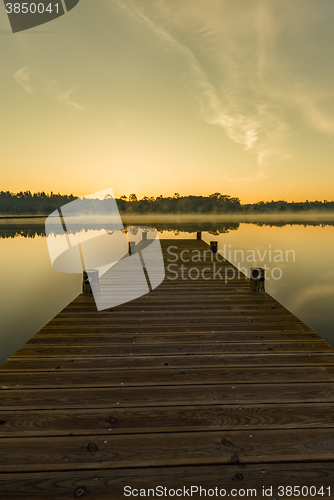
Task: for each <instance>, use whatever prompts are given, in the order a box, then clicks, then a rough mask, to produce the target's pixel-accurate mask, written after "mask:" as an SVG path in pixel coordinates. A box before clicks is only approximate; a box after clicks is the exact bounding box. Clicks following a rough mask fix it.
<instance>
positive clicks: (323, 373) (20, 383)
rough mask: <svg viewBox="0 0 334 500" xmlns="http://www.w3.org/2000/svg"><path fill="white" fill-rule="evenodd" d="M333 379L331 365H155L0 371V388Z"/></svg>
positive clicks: (272, 382) (278, 381)
mask: <svg viewBox="0 0 334 500" xmlns="http://www.w3.org/2000/svg"><path fill="white" fill-rule="evenodd" d="M267 381H270V383H271V384H275V383H295V382H305V383H308V382H333V381H334V366H322V367H319V366H310V367H309V368H308V369H307V370H305V368H304V367H247V368H245V367H243V368H188V369H182V370H180V369H177V368H169V369H168V368H164V369H161V368H160V369H158V368H156V369H155V370H154V371H152V370H140V371H138V372H137V371H134V370H133V371H127V370H117V371H87V372H82V371H79V372H73V371H72V372H70V373H69V372H61V371H54V372H47V373H44V374H43V376H41V374H40V372H33V371H31V372H29V373H26V372H14V373H13V372H8V373H7V372H1V373H0V389H1V390H8V389H10V390H18V389H19V390H22V389H38V388H43V389H50V388H55V389H57V388H68V387H69V388H71V387H121V386H124V387H126V386H129V387H133V386H139V387H140V386H156V385H162V386H165V385H177V386H181V385H201V384H211V385H215V384H229V385H230V384H231V382H233V383H236V384H240V383H243V384H256V383H266V382H267Z"/></svg>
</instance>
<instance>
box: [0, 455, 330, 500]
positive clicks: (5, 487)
mask: <svg viewBox="0 0 334 500" xmlns="http://www.w3.org/2000/svg"><path fill="white" fill-rule="evenodd" d="M333 476H334V464H333V463H329V462H322V463H321V462H318V463H317V462H309V463H307V462H304V463H290V464H276V463H262V464H249V465H233V464H231V465H229V466H228V467H226V466H224V465H201V466H188V467H184V466H181V467H166V468H164V467H160V468H159V469H156V468H140V469H136V468H132V469H114V470H110V469H109V470H108V469H95V470H94V471H91V472H90V471H87V470H85V471H59V472H47V473H42V472H34V474H29V473H11V474H0V488H1V498H2V499H3V500H17V499H18V498H20V499H21V498H22V499H29V500H35V499H36V500H59V498H61V499H62V500H73V498H75V497H78V496H79V495H81V496H82V495H83V496H84V497H87V498H92V499H94V500H110V498H111V497H112V498H113V500H124V498H126V497H125V496H124V487H125V486H129V485H130V486H131V488H132V489H133V490H138V494H139V490H140V489H142V490H144V489H145V490H146V495H148V494H147V490H148V489H149V488H150V489H155V488H157V487H161V486H162V488H166V497H167V498H169V497H170V496H172V495H173V493H174V495H175V492H171V493H170V492H169V490H170V489H174V491H175V490H176V489H181V490H182V491H181V492H178V494H179V493H181V494H182V496H178V498H189V497H188V494H189V495H190V494H191V495H192V496H191V498H194V499H200V498H202V499H203V496H204V492H203V491H202V492H200V487H202V488H203V489H206V490H215V488H217V489H218V495H220V490H223V489H224V490H226V494H225V493H224V492H223V491H222V494H223V495H225V496H226V497H227V496H228V495H230V497H233V495H234V497H235V498H240V497H241V495H242V496H243V497H245V498H249V497H252V498H262V497H263V493H262V487H263V486H264V488H265V489H266V490H267V489H268V488H271V487H272V488H273V490H272V492H271V493H272V494H271V495H270V496H269V497H267V498H270V499H273V498H288V497H286V496H282V497H279V496H278V492H279V491H281V490H278V487H279V486H281V485H292V486H295V485H301V486H305V487H308V491H307V490H306V488H304V495H303V496H302V498H305V499H306V500H310V499H313V500H323V499H326V498H327V499H328V498H333V494H332V493H333V492H332V489H333V483H332V478H333ZM192 486H193V487H194V489H193V491H192V493H191V490H190V488H191V487H192ZM196 487H197V489H198V491H197V492H196V490H195V488H196ZM311 487H313V488H312V490H311V491H310V488H311ZM184 488H185V491H184ZM314 488H315V489H316V493H315V494H314ZM321 488H323V489H322V490H321ZM327 488H331V490H330V493H329V494H328V489H327ZM247 489H248V490H249V491H248V492H247ZM187 490H188V491H187ZM232 490H233V492H232ZM250 490H255V492H254V491H253V492H252V493H251V491H250ZM300 490H301V488H300ZM164 491H165V490H164V489H162V493H163V494H164ZM319 491H320V492H319ZM321 491H322V493H321ZM239 492H240V493H241V495H239V496H236V495H238V493H239ZM311 492H312V494H311ZM134 493H137V492H136V491H134ZM267 493H268V494H269V493H270V492H269V490H268V491H267ZM211 494H212V493H211ZM150 495H151V496H153V493H152V491H151V493H150ZM274 495H275V497H274ZM163 498H165V497H163ZM264 498H265V497H264ZM290 498H291V497H290Z"/></svg>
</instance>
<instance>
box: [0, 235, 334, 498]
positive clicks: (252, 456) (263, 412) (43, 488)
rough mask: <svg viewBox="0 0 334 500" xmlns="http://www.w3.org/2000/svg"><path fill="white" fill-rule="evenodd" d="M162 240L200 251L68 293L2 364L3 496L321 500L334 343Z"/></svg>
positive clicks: (330, 464)
mask: <svg viewBox="0 0 334 500" xmlns="http://www.w3.org/2000/svg"><path fill="white" fill-rule="evenodd" d="M161 244H162V247H163V251H164V258H165V263H166V267H167V266H168V265H169V264H171V262H169V261H168V260H167V259H172V257H171V255H170V253H168V251H167V249H168V247H170V246H173V253H177V254H178V255H180V253H181V251H183V250H189V251H190V252H188V254H187V255H186V254H184V255H186V257H188V258H189V256H190V257H191V255H192V254H191V252H192V251H193V250H199V251H200V252H201V255H203V257H202V258H201V262H196V263H194V262H192V261H191V260H190V261H189V262H181V261H180V260H179V261H178V262H173V263H172V264H173V266H174V267H172V268H169V270H168V267H167V273H166V279H165V280H164V282H163V283H162V284H161V285H160V286H159V287H158V288H157V289H156V290H155V291H153V292H151V293H149V294H148V295H145V296H143V297H141V298H139V299H136V300H134V301H132V302H129V303H127V304H124V305H122V306H118V307H116V308H114V309H110V310H105V311H102V312H97V311H96V308H95V304H94V299H93V297H92V296H87V295H80V296H79V297H78V298H77V299H75V300H74V301H73V302H72V303H71V304H69V305H68V306H67V307H66V308H65V309H64V310H63V311H62V312H61V313H59V314H58V315H57V316H56V317H55V318H54V319H53V320H52V321H51V322H50V323H49V324H48V325H46V326H45V327H44V328H43V329H42V330H41V331H40V332H39V333H37V334H36V335H35V336H34V337H33V338H32V339H31V340H30V341H29V342H28V343H27V344H25V345H24V346H23V347H21V348H20V349H19V350H18V351H17V352H16V353H15V354H14V355H13V356H12V357H11V358H9V359H8V360H7V361H6V362H5V363H4V364H3V365H2V366H1V369H0V385H1V393H0V396H1V401H0V405H1V406H0V435H1V440H0V450H1V453H0V471H1V473H0V498H1V500H6V499H15V500H21V499H22V500H24V499H43V500H49V499H73V498H78V497H82V498H91V499H93V500H100V499H101V500H102V499H103V500H106V499H108V500H115V499H120V498H122V499H124V498H126V496H124V487H125V486H129V487H131V488H133V489H134V488H136V489H146V490H147V489H149V488H151V489H152V488H155V487H156V486H162V487H166V488H167V490H168V489H174V490H176V489H182V491H181V490H180V491H178V492H177V493H176V495H175V496H178V498H188V493H187V489H188V491H189V488H191V487H192V486H193V487H194V490H193V495H192V498H200V494H199V492H197V493H196V491H195V490H196V487H198V488H199V487H202V488H205V489H207V490H210V489H211V490H215V488H218V490H217V491H218V497H220V498H221V496H220V495H219V491H220V490H223V489H225V490H226V495H225V496H226V497H227V496H230V498H232V497H234V498H244V497H247V498H248V497H250V496H252V497H253V498H270V500H273V499H279V498H295V497H294V496H293V495H292V496H291V495H289V494H284V495H281V494H278V493H279V491H282V490H278V487H279V486H284V487H286V486H292V487H294V486H299V487H300V491H301V487H302V486H304V490H303V492H304V494H303V495H302V494H300V498H313V499H327V498H334V481H333V480H334V385H333V379H334V349H333V348H332V347H331V346H329V345H328V344H327V343H326V342H325V341H324V340H322V339H321V338H320V337H319V336H318V335H316V334H315V333H314V332H313V331H312V330H311V329H310V328H308V327H307V326H306V325H305V324H304V323H302V322H301V321H300V320H299V319H298V318H296V317H295V316H294V315H293V314H291V313H290V312H289V311H287V310H286V309H285V308H284V307H283V306H282V305H281V304H279V303H278V302H277V301H276V300H275V299H273V298H272V297H271V296H270V295H268V294H267V293H265V292H264V293H256V292H250V291H249V280H248V279H247V278H246V277H245V276H244V275H241V276H240V279H238V277H237V276H236V277H235V279H234V280H228V281H227V282H225V281H226V280H225V276H226V272H227V268H232V267H233V266H231V264H229V263H228V262H220V263H217V262H216V260H215V259H214V262H216V266H217V267H219V268H220V269H221V273H220V275H221V276H222V278H223V279H220V277H219V276H216V279H213V274H212V273H213V269H212V268H213V262H212V261H211V259H212V254H211V253H210V252H205V251H207V250H208V248H209V247H208V245H207V244H206V243H204V242H203V241H201V240H199V241H198V240H162V241H161ZM176 246H177V248H175V247H176ZM204 256H205V260H204ZM173 260H174V257H173ZM181 264H182V265H183V266H184V269H183V274H184V277H187V278H188V279H182V277H181V275H180V266H181ZM193 267H196V268H197V269H198V270H199V271H200V278H199V279H190V278H189V274H188V273H189V270H190V268H193ZM204 268H206V271H205V274H203V275H202V270H203V269H204ZM176 270H177V272H178V274H179V275H178V278H177V279H175V272H176ZM195 275H196V271H195V272H193V274H192V276H193V277H194V276H195ZM171 278H172V279H171ZM18 314H19V311H18ZM263 487H265V489H268V488H270V487H273V490H272V492H270V491H269V490H268V491H267V493H269V494H267V495H266V496H263V491H262V488H263ZM322 487H323V490H322V491H323V494H322V493H321V488H322ZM329 487H331V491H330V493H329V490H328V488H329ZM183 488H185V490H183ZM250 489H256V496H255V495H254V493H253V494H252V495H251V494H250V493H248V492H247V490H250ZM235 492H237V494H234V493H235ZM243 492H244V493H243ZM180 493H181V494H180ZM146 495H147V494H146ZM138 496H140V495H138ZM141 496H142V497H143V495H141ZM150 496H151V497H153V498H157V496H155V497H154V496H153V494H152V493H150ZM171 496H172V494H170V495H167V496H164V497H163V498H166V497H167V498H169V497H171ZM203 496H205V495H204V493H202V496H201V497H203ZM207 496H212V495H210V493H209V494H207ZM296 496H298V495H296ZM214 497H215V495H214ZM130 498H133V497H130Z"/></svg>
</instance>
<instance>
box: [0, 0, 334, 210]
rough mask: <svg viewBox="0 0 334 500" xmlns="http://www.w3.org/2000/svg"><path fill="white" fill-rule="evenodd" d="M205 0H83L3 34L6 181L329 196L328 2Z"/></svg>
mask: <svg viewBox="0 0 334 500" xmlns="http://www.w3.org/2000/svg"><path fill="white" fill-rule="evenodd" d="M206 4H207V2H206V0H194V1H192V2H186V1H176V0H172V1H168V2H159V3H156V2H147V1H145V0H108V1H101V2H88V1H86V2H84V1H83V2H81V3H80V4H79V5H78V6H77V7H76V10H75V15H72V14H71V15H68V16H64V18H62V19H60V20H57V21H55V23H54V24H53V25H52V28H48V27H46V26H47V25H46V26H44V27H39V28H36V30H34V31H33V32H29V31H27V32H22V33H19V34H17V35H15V36H13V37H12V36H5V35H3V36H2V44H1V49H0V50H1V61H2V82H1V85H2V116H4V117H5V119H4V120H3V121H2V124H1V138H2V148H1V153H2V154H1V157H2V159H1V181H2V183H1V185H2V189H3V190H10V191H13V192H16V191H21V190H23V191H24V190H30V191H42V190H43V191H46V192H50V191H54V192H58V191H59V192H61V193H64V194H65V193H67V194H70V193H75V194H76V195H79V196H80V195H85V194H88V193H91V192H94V191H98V190H100V189H103V188H104V187H105V186H108V185H110V186H112V187H113V189H114V192H115V195H116V196H121V195H123V194H126V195H128V194H129V193H133V192H134V193H136V194H137V196H139V197H142V196H145V195H147V196H158V195H160V194H162V195H164V196H169V195H173V194H174V193H175V192H179V193H180V194H181V195H187V194H194V195H203V196H205V195H209V194H210V193H214V192H216V191H219V192H222V193H226V194H229V195H231V196H238V197H239V198H240V199H241V201H242V202H244V203H247V202H257V201H259V200H263V199H265V200H267V199H268V200H271V199H286V200H287V201H291V200H295V201H299V200H306V199H309V200H315V199H320V200H324V199H332V185H333V182H334V170H333V168H332V163H333V156H334V145H333V139H334V118H333V111H334V104H333V99H332V97H333V93H334V90H333V85H332V81H333V65H332V64H331V63H330V60H331V59H330V58H331V50H330V47H331V45H332V43H333V41H334V32H333V29H332V26H333V22H334V10H333V8H332V4H331V2H322V3H321V9H319V2H316V1H315V0H312V1H310V0H307V1H305V0H295V1H294V2H291V3H290V2H289V3H285V4H284V8H282V3H281V2H280V1H278V0H276V1H272V2H264V1H262V0H254V1H251V2H245V1H244V0H237V1H233V2H231V1H230V0H222V1H219V2H211V4H210V9H207V8H206ZM0 22H1V26H2V29H3V30H4V32H5V30H8V19H7V18H6V15H5V12H3V11H1V17H0ZM50 26H51V25H50ZM38 30H39V31H38ZM48 30H51V31H50V32H49V31H48ZM41 41H42V43H41Z"/></svg>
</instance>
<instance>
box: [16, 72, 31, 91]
mask: <svg viewBox="0 0 334 500" xmlns="http://www.w3.org/2000/svg"><path fill="white" fill-rule="evenodd" d="M14 80H15V81H16V83H18V84H19V85H21V87H22V88H23V89H24V90H25V91H26V92H34V89H33V87H32V86H31V77H30V71H29V69H28V68H27V67H26V66H24V67H23V68H20V69H19V70H18V71H16V73H14Z"/></svg>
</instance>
